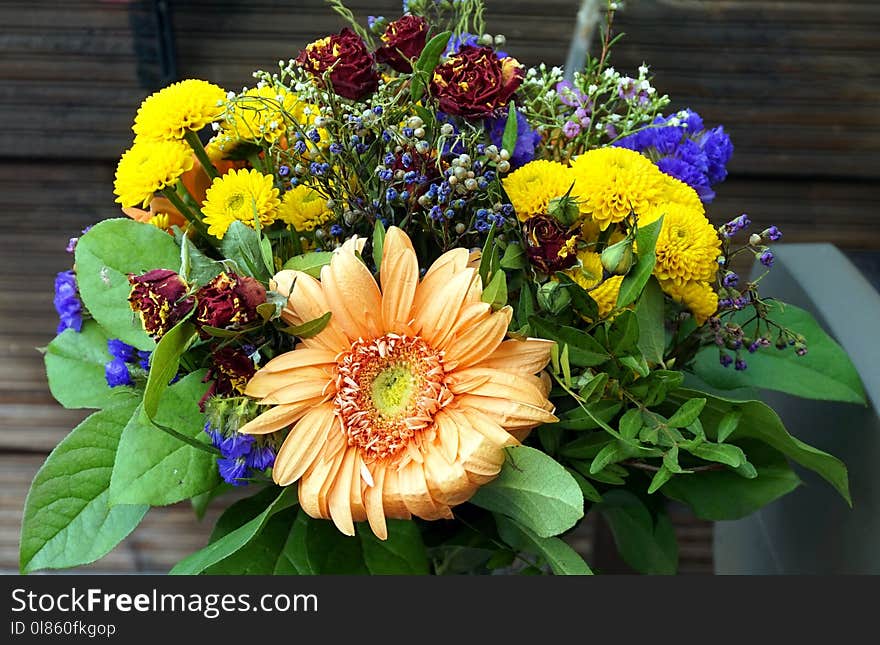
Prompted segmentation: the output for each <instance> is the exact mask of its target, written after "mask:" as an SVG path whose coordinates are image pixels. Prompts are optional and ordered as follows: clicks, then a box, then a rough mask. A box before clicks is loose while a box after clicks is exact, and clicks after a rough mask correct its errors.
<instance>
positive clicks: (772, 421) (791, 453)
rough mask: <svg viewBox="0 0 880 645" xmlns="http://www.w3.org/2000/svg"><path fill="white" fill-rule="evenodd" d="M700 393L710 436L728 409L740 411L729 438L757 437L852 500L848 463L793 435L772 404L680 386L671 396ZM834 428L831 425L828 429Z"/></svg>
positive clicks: (734, 440) (681, 399)
mask: <svg viewBox="0 0 880 645" xmlns="http://www.w3.org/2000/svg"><path fill="white" fill-rule="evenodd" d="M697 397H702V398H705V399H707V402H706V407H705V408H703V411H702V413H701V414H700V420H701V421H702V423H703V426H704V427H705V428H706V432H707V433H708V434H709V435H710V436H713V437H714V436H715V433H716V432H717V427H718V425H719V424H720V423H721V420H722V419H723V418H724V417H725V416H726V415H727V414H728V413H729V412H731V411H737V412H739V413H740V418H739V423H738V424H737V426H736V429H735V430H734V431H733V432H732V433H731V434H730V436H729V437H728V438H727V442H728V443H737V442H738V441H740V440H742V439H757V440H758V441H761V442H763V443H766V444H767V445H769V446H772V447H773V448H775V449H776V450H778V451H779V452H781V453H783V454H784V455H786V456H787V457H789V458H791V459H793V460H794V461H796V462H797V463H799V464H800V465H801V466H804V467H805V468H809V469H810V470H812V471H815V472H816V473H818V474H819V475H821V476H822V477H823V478H824V479H825V480H826V481H828V483H830V484H831V485H832V486H834V488H836V489H837V491H838V492H839V493H840V494H841V495H842V496H843V498H844V499H845V500H846V501H847V503H849V504H852V501H851V499H850V496H849V478H848V475H847V471H846V465H844V463H843V462H842V461H840V460H839V459H838V458H837V457H833V456H832V455H829V454H828V453H827V452H823V451H821V450H819V449H818V448H814V447H813V446H810V445H808V444H806V443H804V442H803V441H800V440H799V439H796V438H795V437H792V436H791V435H790V434H789V433H788V431H787V430H786V429H785V425H783V423H782V420H781V419H780V418H779V415H778V414H776V412H774V411H773V409H772V408H770V407H768V406H767V405H766V404H764V403H762V402H760V401H735V400H732V399H724V398H721V397H717V396H711V395H709V394H706V393H705V392H696V391H693V390H684V389H680V390H676V391H675V392H673V393H672V394H670V395H669V398H670V399H671V400H675V401H678V402H679V403H682V402H684V401H685V400H687V399H693V398H697ZM834 431H835V430H834V429H829V432H834ZM747 454H748V453H747ZM664 490H665V489H664Z"/></svg>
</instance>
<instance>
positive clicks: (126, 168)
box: [113, 141, 193, 208]
mask: <svg viewBox="0 0 880 645" xmlns="http://www.w3.org/2000/svg"><path fill="white" fill-rule="evenodd" d="M192 167H193V156H192V150H190V148H189V146H188V145H186V144H185V143H183V142H181V141H141V142H138V143H135V144H134V145H133V146H132V147H131V148H129V149H128V150H126V151H125V152H124V153H123V155H122V157H121V158H120V159H119V163H118V164H117V166H116V179H115V181H114V182H113V193H114V194H115V195H116V201H117V202H118V203H120V204H122V206H123V207H126V208H127V207H131V206H141V207H146V206H147V204H149V203H150V200H152V199H153V194H154V193H156V192H157V191H160V190H162V189H164V188H166V187H168V186H173V185H174V184H175V183H176V182H177V180H178V179H180V177H181V175H183V173H185V172H186V171H187V170H190V169H191V168H192Z"/></svg>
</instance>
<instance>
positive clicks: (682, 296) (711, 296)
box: [660, 280, 718, 325]
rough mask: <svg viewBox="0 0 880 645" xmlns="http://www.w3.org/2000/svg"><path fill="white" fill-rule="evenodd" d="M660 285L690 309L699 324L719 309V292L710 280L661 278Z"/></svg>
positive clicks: (674, 298)
mask: <svg viewBox="0 0 880 645" xmlns="http://www.w3.org/2000/svg"><path fill="white" fill-rule="evenodd" d="M660 287H661V288H662V289H663V291H664V292H666V293H667V294H669V295H670V296H671V297H672V299H673V300H675V301H676V302H678V303H681V304H682V305H684V306H685V307H687V308H688V309H690V311H691V313H692V314H693V315H694V319H695V320H696V321H697V324H698V325H702V324H703V323H704V322H706V319H707V318H708V317H709V316H711V315H712V314H714V313H715V312H716V311H717V310H718V294H717V293H715V290H714V289H712V286H711V285H710V284H709V283H708V282H698V281H692V282H683V283H676V282H675V281H674V280H661V281H660Z"/></svg>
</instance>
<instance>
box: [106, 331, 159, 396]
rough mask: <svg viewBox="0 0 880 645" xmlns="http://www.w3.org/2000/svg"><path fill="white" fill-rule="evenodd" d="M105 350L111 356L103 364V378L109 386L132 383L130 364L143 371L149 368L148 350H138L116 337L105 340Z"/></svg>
mask: <svg viewBox="0 0 880 645" xmlns="http://www.w3.org/2000/svg"><path fill="white" fill-rule="evenodd" d="M107 351H108V352H110V356H112V357H113V358H112V359H110V360H109V361H107V362H106V363H105V364H104V378H105V380H106V381H107V385H109V386H110V387H119V386H121V385H134V379H132V373H131V370H130V367H131V366H134V365H137V366H138V367H140V368H141V369H143V370H145V371H149V369H150V352H146V351H141V350H138V349H137V348H136V347H132V346H131V345H129V344H128V343H126V342H124V341H121V340H119V339H118V338H111V339H109V340H108V341H107Z"/></svg>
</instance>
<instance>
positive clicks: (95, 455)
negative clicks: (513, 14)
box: [20, 396, 149, 573]
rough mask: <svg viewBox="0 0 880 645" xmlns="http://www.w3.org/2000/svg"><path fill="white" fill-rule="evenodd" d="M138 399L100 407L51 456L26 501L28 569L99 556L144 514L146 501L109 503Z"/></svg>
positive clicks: (24, 555)
mask: <svg viewBox="0 0 880 645" xmlns="http://www.w3.org/2000/svg"><path fill="white" fill-rule="evenodd" d="M137 404H138V401H137V398H136V397H134V396H129V397H127V398H126V399H124V400H121V401H118V402H116V403H115V404H114V405H113V406H112V407H108V408H107V409H105V410H102V411H100V412H95V413H94V414H93V415H91V416H90V417H88V418H87V419H86V420H85V421H83V422H82V423H80V424H79V425H78V426H77V427H76V428H74V429H73V430H72V431H71V432H70V434H68V435H67V436H66V437H65V438H64V440H63V441H61V443H59V444H58V446H56V448H55V450H53V451H52V453H51V454H50V455H49V456H48V457H47V458H46V462H45V463H44V464H43V466H42V467H41V468H40V470H39V471H38V472H37V474H36V476H35V477H34V481H33V483H32V484H31V488H30V491H29V492H28V496H27V501H26V502H25V508H24V518H23V520H22V527H21V551H20V567H21V571H22V572H23V573H27V572H30V571H36V570H38V569H59V568H63V567H75V566H78V565H82V564H88V563H90V562H94V561H95V560H97V559H98V558H101V557H103V556H104V555H106V554H107V553H109V552H110V550H112V549H113V548H114V547H115V546H116V545H117V544H118V543H119V542H121V541H122V540H123V539H124V538H125V537H126V536H127V535H128V534H129V533H131V531H132V530H133V529H134V528H135V527H136V526H137V525H138V524H139V523H140V521H141V519H143V517H144V515H145V514H146V512H147V510H148V509H149V507H148V506H146V505H143V504H141V505H120V506H113V507H111V506H110V505H109V503H108V501H109V500H108V498H109V488H110V475H111V472H112V470H113V461H114V458H115V456H116V448H117V445H118V442H119V435H120V433H121V431H122V428H123V427H124V426H125V424H126V422H127V421H128V419H129V418H130V417H131V415H132V413H133V412H134V410H135V408H136V407H137Z"/></svg>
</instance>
